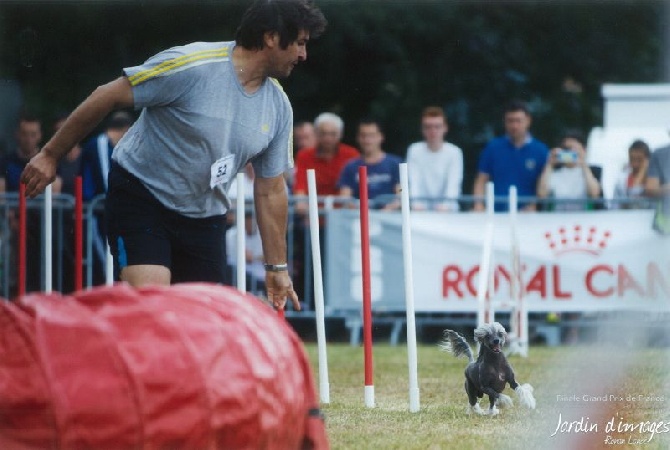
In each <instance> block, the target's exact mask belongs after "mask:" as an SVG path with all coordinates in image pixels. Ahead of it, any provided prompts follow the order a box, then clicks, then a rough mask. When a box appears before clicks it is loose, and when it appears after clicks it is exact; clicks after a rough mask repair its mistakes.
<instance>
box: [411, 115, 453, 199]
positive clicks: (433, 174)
mask: <svg viewBox="0 0 670 450" xmlns="http://www.w3.org/2000/svg"><path fill="white" fill-rule="evenodd" d="M447 131H449V125H448V123H447V117H446V115H445V114H444V111H443V110H442V108H440V107H436V106H429V107H427V108H425V109H424V110H423V113H422V114H421V132H422V134H423V138H424V141H422V142H415V143H414V144H412V145H410V146H409V148H408V149H407V170H408V175H409V186H410V188H409V189H410V195H411V196H412V199H414V200H413V201H412V208H413V209H432V210H436V211H458V209H459V206H458V201H457V199H458V197H459V196H460V195H461V184H462V182H463V152H462V151H461V149H460V148H458V147H456V146H455V145H453V144H451V143H449V142H446V141H445V140H444V137H445V136H446V134H447Z"/></svg>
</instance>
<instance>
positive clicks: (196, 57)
mask: <svg viewBox="0 0 670 450" xmlns="http://www.w3.org/2000/svg"><path fill="white" fill-rule="evenodd" d="M227 56H228V47H222V48H217V49H213V50H201V51H199V52H194V53H189V54H187V55H182V56H179V57H177V58H173V59H170V60H168V61H163V62H162V63H160V64H158V65H157V66H156V67H152V68H151V69H147V70H142V71H140V72H137V73H136V74H134V75H131V76H130V77H128V81H130V84H131V85H132V86H137V85H138V84H140V83H143V82H144V81H147V80H148V79H150V78H154V77H157V76H159V75H161V74H164V73H166V72H169V71H172V70H175V69H177V68H179V67H182V66H184V65H187V64H190V63H193V62H196V61H201V60H203V59H214V58H225V57H227Z"/></svg>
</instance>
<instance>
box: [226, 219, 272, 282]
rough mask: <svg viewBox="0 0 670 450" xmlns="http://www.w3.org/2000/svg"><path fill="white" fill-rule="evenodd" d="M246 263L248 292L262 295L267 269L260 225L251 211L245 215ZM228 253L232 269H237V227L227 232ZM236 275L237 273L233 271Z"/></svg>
mask: <svg viewBox="0 0 670 450" xmlns="http://www.w3.org/2000/svg"><path fill="white" fill-rule="evenodd" d="M244 231H245V240H244V244H245V252H244V253H245V261H246V272H247V279H246V284H247V291H249V292H252V293H254V294H255V295H261V294H262V293H263V291H264V290H265V283H264V281H263V280H264V279H265V267H263V245H262V242H261V235H260V233H259V232H258V225H257V224H256V220H255V219H254V216H253V213H252V212H251V211H249V212H247V213H245V215H244ZM226 253H227V259H228V264H229V265H230V267H231V268H233V269H234V268H235V267H237V227H231V228H229V229H228V231H226ZM233 272H234V273H236V272H235V271H233Z"/></svg>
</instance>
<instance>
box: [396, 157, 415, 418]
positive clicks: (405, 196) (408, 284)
mask: <svg viewBox="0 0 670 450" xmlns="http://www.w3.org/2000/svg"><path fill="white" fill-rule="evenodd" d="M407 178H408V177H407V163H402V164H400V189H401V191H400V201H401V206H402V249H403V260H404V265H405V307H406V310H407V365H408V367H409V411H410V412H418V411H419V408H420V402H419V375H418V368H417V367H418V363H417V354H416V353H417V352H416V321H415V319H416V318H415V314H414V274H413V272H412V233H411V231H412V229H411V225H410V224H411V222H410V220H409V182H408V179H407Z"/></svg>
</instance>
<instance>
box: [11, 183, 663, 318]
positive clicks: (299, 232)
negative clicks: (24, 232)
mask: <svg viewBox="0 0 670 450" xmlns="http://www.w3.org/2000/svg"><path fill="white" fill-rule="evenodd" d="M104 199H105V196H104V195H101V196H98V197H95V198H94V199H93V200H92V201H90V202H89V203H88V204H87V205H85V214H84V222H85V230H86V233H85V235H86V241H85V243H84V259H83V267H84V271H85V277H84V285H85V287H90V286H93V285H95V284H101V283H102V282H104V278H101V275H100V271H101V273H102V274H104V263H105V255H106V250H105V238H104V234H103V230H104V228H103V227H100V222H101V221H102V218H103V214H104ZM394 200H397V197H396V196H381V197H378V198H376V199H374V200H371V201H370V208H371V209H372V208H374V209H381V208H383V207H384V206H385V205H388V204H390V203H392V202H393V201H394ZM475 200H478V199H477V198H475V197H473V196H461V197H459V198H457V199H412V202H415V201H418V202H421V203H422V204H423V206H424V207H425V208H427V209H433V206H434V205H435V204H437V203H438V202H439V203H444V202H445V201H456V202H458V204H459V206H460V210H461V211H469V210H470V209H471V206H472V205H473V204H474V202H475ZM496 200H499V201H505V200H506V198H496ZM18 201H19V200H18V194H17V193H5V194H1V195H0V295H2V296H3V297H4V298H12V297H13V296H14V295H15V291H14V287H15V285H16V255H15V252H14V250H13V249H14V248H15V244H13V242H15V241H16V238H17V227H18V220H17V215H16V211H17V209H18ZM519 202H521V203H523V202H536V203H537V205H538V209H539V210H540V211H560V210H563V208H562V207H561V205H571V209H573V210H574V208H575V205H579V204H580V203H581V204H583V205H584V207H583V208H582V209H584V210H588V209H608V208H629V207H634V208H638V209H639V208H652V207H653V206H654V202H653V201H652V200H649V199H632V200H627V199H619V200H604V199H597V200H584V199H562V200H557V199H537V198H535V197H520V198H519ZM43 205H44V199H43V196H38V197H37V198H35V199H29V200H28V202H27V208H28V212H29V216H30V220H29V224H28V227H29V229H30V230H29V231H30V235H31V242H30V245H29V248H28V258H29V260H30V261H31V265H30V267H31V270H32V271H33V272H32V273H29V274H28V275H29V277H30V279H31V280H32V286H31V287H32V288H33V289H39V290H43V289H44V278H45V277H44V275H45V274H44V270H45V269H44V264H43V262H44V255H45V245H44V242H45V238H44V231H43V230H44V228H45V227H44V220H45V218H44V212H43ZM306 205H307V197H306V196H292V197H290V198H289V221H288V233H287V247H288V257H289V261H288V262H289V267H290V270H291V272H292V275H293V278H294V283H295V284H296V288H297V290H298V291H299V292H300V294H301V300H302V302H303V304H304V310H305V311H306V312H310V311H312V310H313V287H312V276H311V274H312V256H311V255H312V254H311V242H310V237H309V223H308V220H307V208H306ZM246 207H247V210H249V211H252V210H253V205H251V204H248V205H246ZM357 207H358V201H357V200H355V199H349V198H341V197H333V196H328V197H319V216H320V220H321V224H322V225H321V226H322V233H321V237H322V239H323V240H322V242H325V235H326V233H327V232H328V227H327V224H326V223H325V214H326V212H327V211H328V210H330V209H333V208H357ZM53 210H54V211H53V212H54V213H53V224H54V226H53V230H54V235H53V237H54V238H53V245H54V248H53V257H54V264H53V268H54V269H53V270H54V273H53V280H54V289H55V290H57V291H61V292H68V291H69V290H70V289H71V283H70V282H71V280H70V279H68V276H70V275H71V274H72V273H73V263H72V258H71V252H72V248H71V246H72V239H70V236H71V234H72V233H71V228H72V225H73V220H74V219H73V211H74V197H72V196H70V195H65V194H59V195H54V196H53ZM398 211H399V210H398ZM398 213H399V212H398ZM445 214H453V212H451V213H450V212H446V213H445ZM37 228H38V229H39V230H36V229H37ZM36 245H38V246H39V250H38V247H36ZM324 247H325V246H323V247H322V248H321V251H322V254H325V251H326V249H325V248H324ZM324 260H325V258H324ZM35 261H38V263H36V262H35ZM38 266H39V269H37V267H38ZM36 270H37V271H38V273H35V271H36ZM96 271H97V273H96ZM230 273H231V274H232V275H231V278H230V281H231V284H234V282H235V279H234V276H235V271H231V272H230ZM102 277H104V275H102ZM36 279H37V280H38V281H35V280H36ZM248 288H249V289H248V290H249V291H251V292H256V293H257V292H258V288H257V286H254V285H253V284H252V285H251V286H248Z"/></svg>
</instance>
